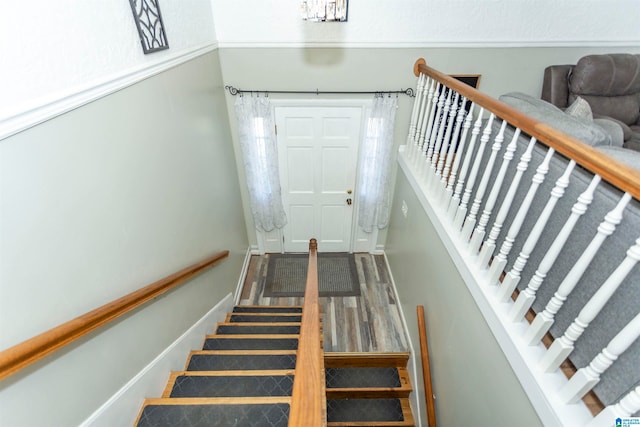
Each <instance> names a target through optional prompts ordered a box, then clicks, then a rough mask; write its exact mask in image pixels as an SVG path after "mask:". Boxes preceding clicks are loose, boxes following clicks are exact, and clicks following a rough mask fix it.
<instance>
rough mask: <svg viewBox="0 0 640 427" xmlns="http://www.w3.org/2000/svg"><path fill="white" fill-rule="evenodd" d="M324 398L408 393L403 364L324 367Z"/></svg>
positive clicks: (396, 395)
mask: <svg viewBox="0 0 640 427" xmlns="http://www.w3.org/2000/svg"><path fill="white" fill-rule="evenodd" d="M325 377H326V388H327V398H332V399H338V398H374V397H409V394H410V393H411V390H412V389H411V382H410V380H409V372H408V371H407V370H406V368H395V367H357V368H326V369H325Z"/></svg>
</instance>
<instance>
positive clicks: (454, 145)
mask: <svg viewBox="0 0 640 427" xmlns="http://www.w3.org/2000/svg"><path fill="white" fill-rule="evenodd" d="M466 103H467V100H466V98H465V97H464V96H463V97H462V99H461V100H460V102H459V103H458V100H457V99H456V104H457V105H458V114H457V116H456V127H455V129H454V131H453V135H452V137H451V140H450V142H449V150H448V151H447V158H446V160H445V163H444V170H443V171H442V181H441V186H442V189H443V191H446V188H447V181H448V180H449V177H450V173H452V170H451V168H452V163H453V159H454V157H456V152H457V151H458V149H459V145H460V144H458V138H459V137H460V129H462V125H463V123H464V121H465V120H464V118H465V115H466V113H467V112H466V110H465V108H464V107H465V105H466ZM450 195H451V193H449V196H450ZM445 201H446V205H445V206H448V203H449V201H448V198H445Z"/></svg>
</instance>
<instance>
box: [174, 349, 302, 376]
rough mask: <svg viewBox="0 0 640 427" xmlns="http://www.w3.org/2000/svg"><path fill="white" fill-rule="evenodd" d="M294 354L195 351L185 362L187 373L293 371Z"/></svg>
mask: <svg viewBox="0 0 640 427" xmlns="http://www.w3.org/2000/svg"><path fill="white" fill-rule="evenodd" d="M295 366H296V352H295V351H291V350H277V351H259V350H250V351H246V350H243V351H196V352H192V353H191V355H190V356H189V359H188V361H187V368H186V369H185V370H187V371H216V370H268V369H295Z"/></svg>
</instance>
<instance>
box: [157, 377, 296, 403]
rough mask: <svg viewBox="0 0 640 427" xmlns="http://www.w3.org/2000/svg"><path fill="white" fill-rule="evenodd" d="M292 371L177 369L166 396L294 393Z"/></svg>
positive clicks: (276, 394)
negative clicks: (179, 370) (187, 370)
mask: <svg viewBox="0 0 640 427" xmlns="http://www.w3.org/2000/svg"><path fill="white" fill-rule="evenodd" d="M293 373H294V371H293V370H288V371H258V372H255V373H253V374H250V373H248V372H241V373H237V372H234V371H222V372H215V374H223V375H211V374H212V373H210V372H174V373H173V374H172V375H171V377H170V378H169V383H168V385H167V390H165V393H164V395H163V397H170V398H180V397H243V396H245V397H259V396H291V392H292V390H293Z"/></svg>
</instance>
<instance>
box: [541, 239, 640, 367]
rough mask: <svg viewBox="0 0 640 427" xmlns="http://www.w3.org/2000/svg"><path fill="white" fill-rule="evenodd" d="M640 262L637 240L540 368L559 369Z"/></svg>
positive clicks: (542, 361)
mask: <svg viewBox="0 0 640 427" xmlns="http://www.w3.org/2000/svg"><path fill="white" fill-rule="evenodd" d="M639 260H640V238H638V239H637V240H636V244H635V245H633V246H631V247H630V248H629V250H628V251H627V256H626V258H625V259H624V261H622V263H620V265H619V266H618V268H616V270H615V271H614V272H613V273H611V276H609V278H608V279H607V280H606V281H605V282H604V283H603V284H602V286H600V289H598V290H597V291H596V293H595V294H593V296H592V297H591V299H590V300H589V301H588V302H587V303H586V304H585V306H584V307H583V308H582V310H580V313H578V317H576V319H575V320H574V321H573V323H572V324H571V325H569V327H568V328H567V330H566V331H565V333H564V335H562V336H561V337H560V338H558V339H557V340H555V341H554V342H553V344H551V347H549V350H547V351H546V353H545V355H544V356H543V357H542V359H540V368H541V369H542V370H543V371H544V372H552V371H555V370H556V369H558V366H560V364H561V363H562V361H563V360H564V359H566V358H567V356H569V354H571V352H572V351H573V345H574V343H575V342H576V340H577V339H578V338H580V336H581V335H582V333H583V332H584V331H585V329H587V327H588V326H589V324H590V323H591V322H592V321H593V319H595V317H596V316H597V315H598V313H600V310H602V308H603V307H604V305H605V304H606V303H607V301H609V299H610V298H611V296H612V295H613V293H614V292H615V291H616V290H617V289H618V287H619V286H620V284H621V283H622V281H623V280H624V279H625V277H627V275H628V274H629V272H630V271H631V269H632V268H633V267H635V265H636V264H637V263H638V261H639Z"/></svg>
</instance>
